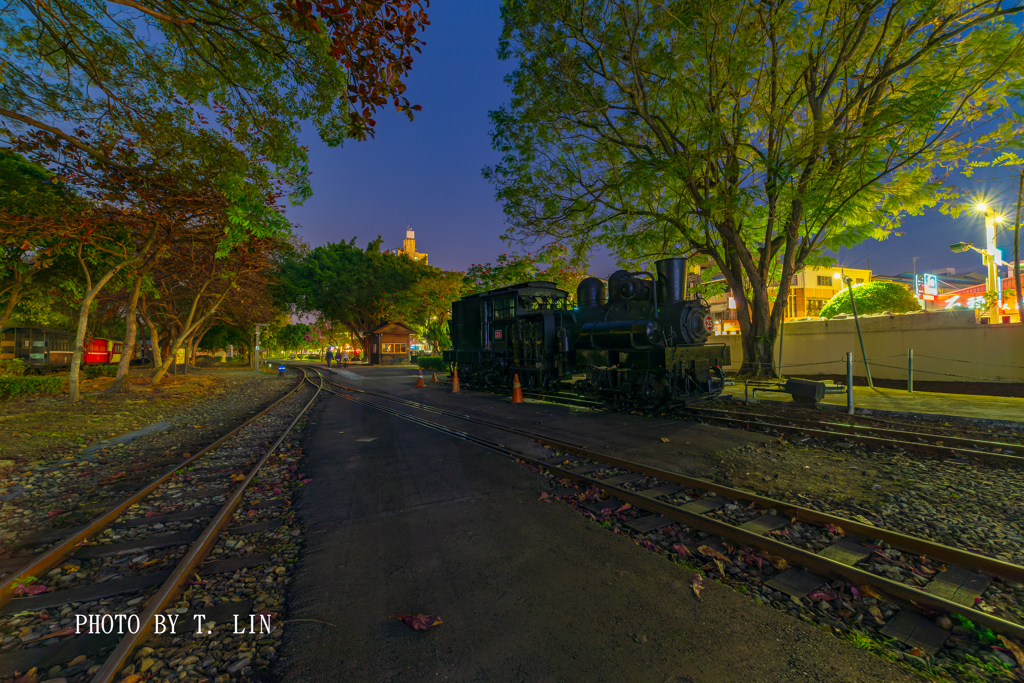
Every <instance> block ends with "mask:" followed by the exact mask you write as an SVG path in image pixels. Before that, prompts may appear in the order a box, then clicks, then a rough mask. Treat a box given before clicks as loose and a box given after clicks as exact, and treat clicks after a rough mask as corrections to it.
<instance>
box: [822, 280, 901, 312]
mask: <svg viewBox="0 0 1024 683" xmlns="http://www.w3.org/2000/svg"><path fill="white" fill-rule="evenodd" d="M853 301H854V303H856V304H857V314H858V315H871V314H874V313H887V312H891V313H910V312H912V311H920V310H921V304H919V303H918V301H917V299H916V298H914V295H913V294H911V293H910V290H909V289H907V288H906V287H904V286H903V285H901V284H899V283H898V282H885V281H883V280H876V281H875V282H865V283H863V284H859V285H855V286H854V287H853ZM840 313H853V306H852V305H851V304H850V290H849V288H847V289H843V290H840V291H839V292H838V293H837V294H836V295H835V296H833V297H832V298H831V299H829V300H828V303H826V304H825V305H824V306H823V307H822V309H821V313H820V314H819V315H820V317H822V318H834V317H835V316H837V315H839V314H840Z"/></svg>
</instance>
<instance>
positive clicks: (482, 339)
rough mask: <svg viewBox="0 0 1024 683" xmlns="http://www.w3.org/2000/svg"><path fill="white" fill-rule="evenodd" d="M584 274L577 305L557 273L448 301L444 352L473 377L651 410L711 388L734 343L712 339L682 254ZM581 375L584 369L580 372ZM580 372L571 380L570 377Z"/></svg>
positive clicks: (472, 380) (482, 382)
mask: <svg viewBox="0 0 1024 683" xmlns="http://www.w3.org/2000/svg"><path fill="white" fill-rule="evenodd" d="M655 269H656V271H657V274H658V276H657V278H655V277H654V276H653V275H652V274H650V273H647V272H640V273H630V272H627V271H625V270H620V271H617V272H615V273H613V274H612V275H611V276H610V277H609V278H608V283H607V286H606V285H605V283H604V282H603V281H602V280H599V279H598V278H593V277H591V278H587V279H585V280H583V281H582V282H581V283H580V284H579V287H578V288H577V290H576V302H577V306H576V307H575V308H574V307H572V306H571V305H570V303H569V298H568V295H567V293H566V292H565V291H564V290H561V289H558V288H556V287H555V285H554V283H552V282H525V283H523V284H519V285H513V286H511V287H504V288H502V289H495V290H491V291H489V292H483V293H480V294H471V295H470V296H466V297H463V298H462V299H461V300H459V301H456V302H455V303H453V304H452V319H451V322H450V323H449V326H450V328H451V335H452V347H453V348H452V350H451V351H446V352H445V360H446V361H447V362H448V363H449V364H451V365H452V366H453V367H457V368H458V371H459V380H460V381H461V382H463V383H465V384H468V385H469V386H475V387H494V386H511V384H512V378H513V376H514V375H516V374H518V375H519V379H520V382H521V383H522V385H523V388H524V389H528V390H534V391H553V390H556V389H559V388H568V387H569V383H571V386H572V388H574V389H575V390H576V391H577V392H578V393H579V394H581V395H585V396H590V397H594V398H597V399H601V400H604V401H607V402H611V403H613V404H615V405H619V406H622V407H627V406H635V407H639V408H642V409H645V410H651V409H654V408H658V407H662V406H666V405H668V404H670V403H673V402H686V401H692V400H697V399H701V398H707V397H708V396H715V395H718V394H720V393H721V391H722V387H723V386H724V384H725V375H724V373H723V372H722V367H723V366H725V365H728V364H729V362H730V357H729V347H728V346H726V345H724V344H710V345H709V344H707V343H706V342H707V338H708V334H709V333H710V332H711V331H712V330H713V323H712V318H711V315H710V312H709V309H708V305H707V303H706V302H705V301H704V300H703V299H701V298H693V299H690V298H687V296H686V259H682V258H671V259H663V260H661V261H658V262H657V263H656V264H655ZM584 374H585V377H580V376H581V375H584ZM573 380H575V381H573Z"/></svg>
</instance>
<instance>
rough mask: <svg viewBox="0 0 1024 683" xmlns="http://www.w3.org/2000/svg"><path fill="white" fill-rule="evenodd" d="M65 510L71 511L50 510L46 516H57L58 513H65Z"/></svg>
mask: <svg viewBox="0 0 1024 683" xmlns="http://www.w3.org/2000/svg"><path fill="white" fill-rule="evenodd" d="M65 512H70V510H50V511H49V512H47V513H46V516H47V517H56V516H57V515H63V514H64V513H65Z"/></svg>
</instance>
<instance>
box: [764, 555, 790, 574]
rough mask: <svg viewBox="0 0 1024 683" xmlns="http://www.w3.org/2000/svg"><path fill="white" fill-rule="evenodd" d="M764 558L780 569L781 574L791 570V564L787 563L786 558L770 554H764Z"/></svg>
mask: <svg viewBox="0 0 1024 683" xmlns="http://www.w3.org/2000/svg"><path fill="white" fill-rule="evenodd" d="M764 558H765V559H766V560H768V561H769V562H771V563H772V566H773V567H775V568H776V569H778V570H779V571H780V572H781V571H784V570H786V569H789V562H786V558H784V557H779V556H778V555H772V554H770V553H764Z"/></svg>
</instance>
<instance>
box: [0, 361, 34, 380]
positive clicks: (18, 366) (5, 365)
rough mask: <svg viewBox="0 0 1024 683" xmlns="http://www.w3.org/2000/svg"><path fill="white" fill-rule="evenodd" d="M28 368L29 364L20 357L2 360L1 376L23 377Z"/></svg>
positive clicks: (0, 364) (0, 362)
mask: <svg viewBox="0 0 1024 683" xmlns="http://www.w3.org/2000/svg"><path fill="white" fill-rule="evenodd" d="M26 370H28V364H27V363H26V362H25V361H23V360H21V359H20V358H12V359H10V360H0V377H21V376H22V375H24V374H25V371H26Z"/></svg>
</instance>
